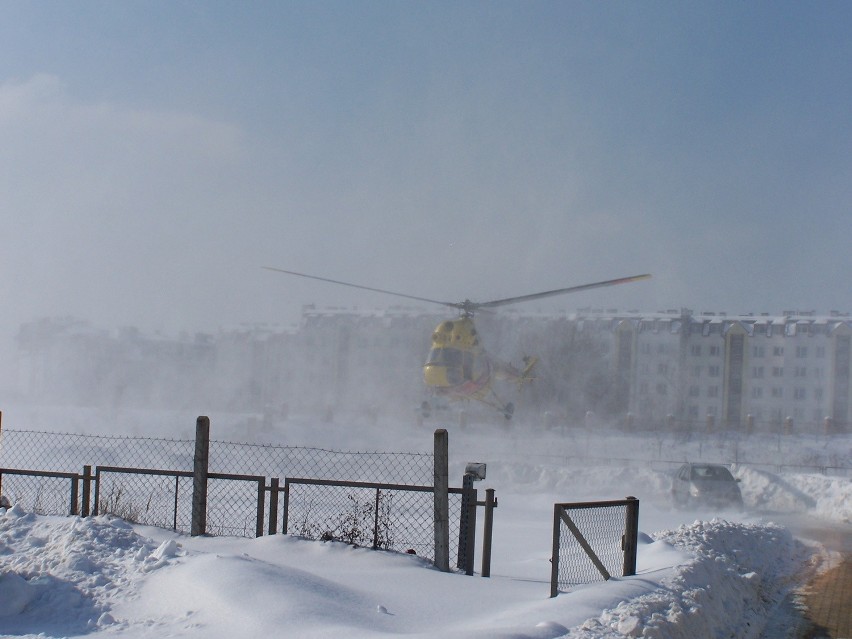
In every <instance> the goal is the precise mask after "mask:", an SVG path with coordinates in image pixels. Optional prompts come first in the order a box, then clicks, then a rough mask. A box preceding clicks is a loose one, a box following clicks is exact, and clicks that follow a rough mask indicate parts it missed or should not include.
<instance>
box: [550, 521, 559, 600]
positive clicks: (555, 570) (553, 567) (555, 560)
mask: <svg viewBox="0 0 852 639" xmlns="http://www.w3.org/2000/svg"><path fill="white" fill-rule="evenodd" d="M559 510H560V506H559V504H554V505H553V549H552V550H551V554H550V596H551V597H555V596H556V595H558V594H559V532H560V530H559V528H560V519H559Z"/></svg>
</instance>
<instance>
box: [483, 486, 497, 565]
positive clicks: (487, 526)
mask: <svg viewBox="0 0 852 639" xmlns="http://www.w3.org/2000/svg"><path fill="white" fill-rule="evenodd" d="M495 505H496V503H495V500H494V489H493V488H486V489H485V521H484V522H483V531H482V576H483V577H490V576H491V533H492V531H493V528H494V507H495Z"/></svg>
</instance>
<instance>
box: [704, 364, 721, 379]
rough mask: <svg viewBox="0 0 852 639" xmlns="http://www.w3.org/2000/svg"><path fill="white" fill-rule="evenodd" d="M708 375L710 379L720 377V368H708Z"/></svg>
mask: <svg viewBox="0 0 852 639" xmlns="http://www.w3.org/2000/svg"><path fill="white" fill-rule="evenodd" d="M707 374H708V375H709V376H710V377H719V367H718V366H708V367H707Z"/></svg>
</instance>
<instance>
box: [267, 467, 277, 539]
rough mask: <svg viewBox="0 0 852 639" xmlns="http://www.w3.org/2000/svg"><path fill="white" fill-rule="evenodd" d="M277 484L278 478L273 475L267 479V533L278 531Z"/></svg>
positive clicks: (271, 533)
mask: <svg viewBox="0 0 852 639" xmlns="http://www.w3.org/2000/svg"><path fill="white" fill-rule="evenodd" d="M278 485H279V480H278V478H277V477H273V478H272V479H270V480H269V534H270V535H274V534H276V533H277V532H278Z"/></svg>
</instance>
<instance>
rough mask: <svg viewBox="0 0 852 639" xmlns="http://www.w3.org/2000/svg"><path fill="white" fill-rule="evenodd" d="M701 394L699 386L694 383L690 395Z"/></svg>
mask: <svg viewBox="0 0 852 639" xmlns="http://www.w3.org/2000/svg"><path fill="white" fill-rule="evenodd" d="M700 394H701V391H700V390H699V389H698V386H696V385H692V386H690V387H689V396H690V397H698V396H699V395H700Z"/></svg>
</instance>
